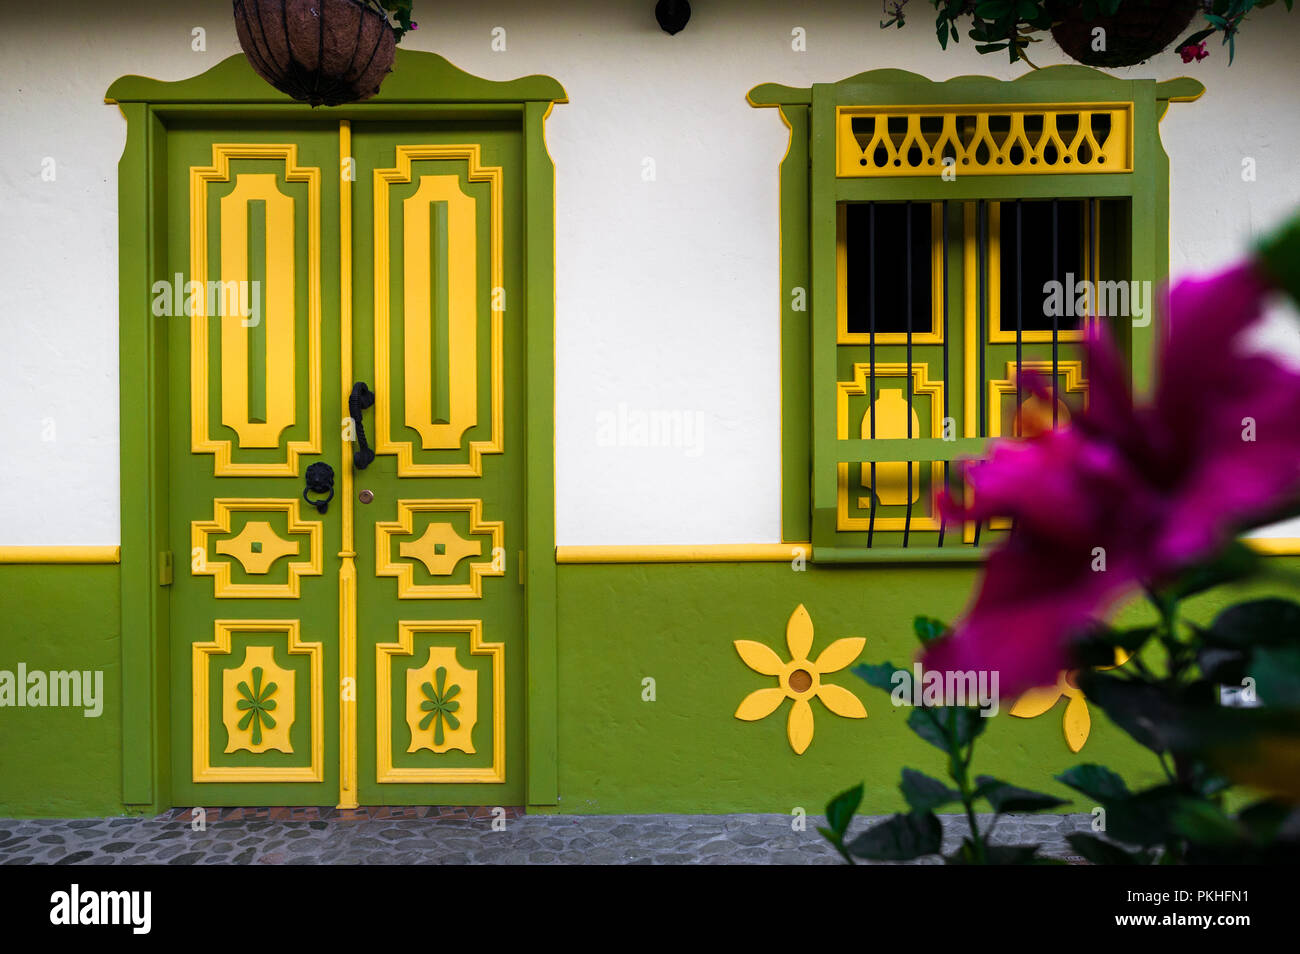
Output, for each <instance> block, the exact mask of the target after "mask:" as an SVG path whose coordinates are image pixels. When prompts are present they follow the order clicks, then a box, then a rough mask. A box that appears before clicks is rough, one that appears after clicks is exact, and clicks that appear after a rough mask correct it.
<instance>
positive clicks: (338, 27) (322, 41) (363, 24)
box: [234, 0, 416, 106]
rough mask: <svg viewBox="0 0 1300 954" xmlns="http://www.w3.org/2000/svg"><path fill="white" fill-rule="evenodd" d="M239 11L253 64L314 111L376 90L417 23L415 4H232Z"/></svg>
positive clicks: (340, 0)
mask: <svg viewBox="0 0 1300 954" xmlns="http://www.w3.org/2000/svg"><path fill="white" fill-rule="evenodd" d="M234 11H235V32H236V33H237V34H238V36H239V45H240V46H241V47H242V48H243V50H244V53H245V54H246V55H247V57H248V62H249V65H250V66H252V67H253V69H254V71H255V72H256V73H257V74H258V75H259V76H261V77H262V79H264V80H266V81H267V82H268V83H270V84H271V85H272V86H274V87H275V88H276V89H278V90H280V91H281V92H282V93H286V94H287V95H289V96H291V97H293V98H294V99H296V100H298V101H300V102H304V103H310V104H311V105H312V106H338V105H339V104H341V103H353V102H357V101H359V100H363V99H369V98H370V97H371V96H374V95H375V94H376V93H378V92H379V86H380V84H381V83H382V82H383V80H384V77H385V76H386V75H387V74H388V73H389V72H391V71H392V68H393V58H394V55H395V53H396V48H397V42H398V41H399V40H400V39H401V38H402V35H403V34H404V33H405V32H406V31H407V30H413V29H415V26H416V25H415V24H414V23H413V22H411V0H385V2H383V3H380V2H378V0H234ZM390 13H391V16H392V18H393V19H390Z"/></svg>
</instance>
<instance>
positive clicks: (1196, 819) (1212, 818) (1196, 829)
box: [1170, 798, 1243, 848]
mask: <svg viewBox="0 0 1300 954" xmlns="http://www.w3.org/2000/svg"><path fill="white" fill-rule="evenodd" d="M1170 824H1171V825H1172V826H1173V829H1174V831H1176V832H1178V833H1179V834H1180V835H1182V836H1183V837H1185V838H1187V839H1188V840H1189V841H1192V842H1195V843H1196V844H1199V845H1205V846H1208V847H1212V848H1226V847H1228V846H1229V845H1235V844H1238V843H1239V842H1240V841H1241V840H1242V834H1243V832H1242V829H1241V826H1240V825H1238V824H1237V823H1236V822H1235V821H1233V820H1232V819H1231V818H1229V817H1228V816H1227V815H1225V814H1224V813H1223V812H1222V811H1221V810H1220V809H1219V808H1217V807H1216V806H1215V805H1214V804H1212V803H1211V802H1207V801H1203V800H1200V799H1191V798H1185V799H1182V800H1181V801H1180V802H1179V803H1178V805H1177V807H1176V808H1175V809H1174V812H1173V815H1172V816H1171V817H1170Z"/></svg>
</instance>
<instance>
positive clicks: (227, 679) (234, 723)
mask: <svg viewBox="0 0 1300 954" xmlns="http://www.w3.org/2000/svg"><path fill="white" fill-rule="evenodd" d="M293 682H294V673H293V670H291V669H284V668H282V667H280V666H279V665H277V664H276V662H275V650H274V649H272V648H271V647H270V646H249V647H248V649H247V650H245V651H244V664H243V665H242V666H240V667H239V668H238V669H227V670H226V671H225V672H223V673H222V674H221V721H222V722H223V723H224V724H225V726H226V738H227V739H228V741H227V742H226V751H227V752H236V751H238V750H240V749H247V750H248V751H249V752H253V753H258V752H266V751H269V750H270V749H275V750H276V751H277V752H290V753H292V752H293V744H292V743H291V742H290V741H289V730H290V729H292V728H293V719H294V696H293Z"/></svg>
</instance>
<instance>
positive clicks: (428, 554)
mask: <svg viewBox="0 0 1300 954" xmlns="http://www.w3.org/2000/svg"><path fill="white" fill-rule="evenodd" d="M397 552H398V553H400V554H401V555H402V556H404V557H407V558H408V559H412V560H419V561H420V562H421V563H423V564H424V568H425V569H426V570H428V571H429V573H430V575H432V576H449V575H450V574H451V573H452V572H454V571H455V569H456V564H457V563H459V562H460V561H461V560H463V559H465V558H466V557H471V556H482V554H483V541H482V540H466V539H465V538H464V537H462V536H461V535H460V534H459V533H457V532H456V528H455V527H453V526H452V525H451V524H449V523H431V524H429V525H428V526H427V527H425V528H424V535H423V536H422V537H420V538H419V539H418V540H409V541H406V542H403V543H399V544H398V545H397Z"/></svg>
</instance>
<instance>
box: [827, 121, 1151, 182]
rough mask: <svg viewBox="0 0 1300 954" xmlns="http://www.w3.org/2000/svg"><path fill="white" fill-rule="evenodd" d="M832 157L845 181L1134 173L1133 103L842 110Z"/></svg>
mask: <svg viewBox="0 0 1300 954" xmlns="http://www.w3.org/2000/svg"><path fill="white" fill-rule="evenodd" d="M835 152H836V155H835V174H836V175H837V176H839V177H841V178H853V177H863V176H873V177H896V176H938V175H940V174H942V173H943V171H944V168H945V163H944V160H945V159H949V160H951V161H950V162H949V163H948V168H951V169H952V171H953V173H955V174H956V175H958V176H991V175H994V176H1005V175H1051V174H1061V173H1070V174H1075V175H1077V174H1079V173H1109V172H1132V171H1133V104H1132V103H1020V104H997V105H990V104H988V103H985V104H981V105H965V106H959V105H949V104H944V105H929V106H839V107H836V110H835Z"/></svg>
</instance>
